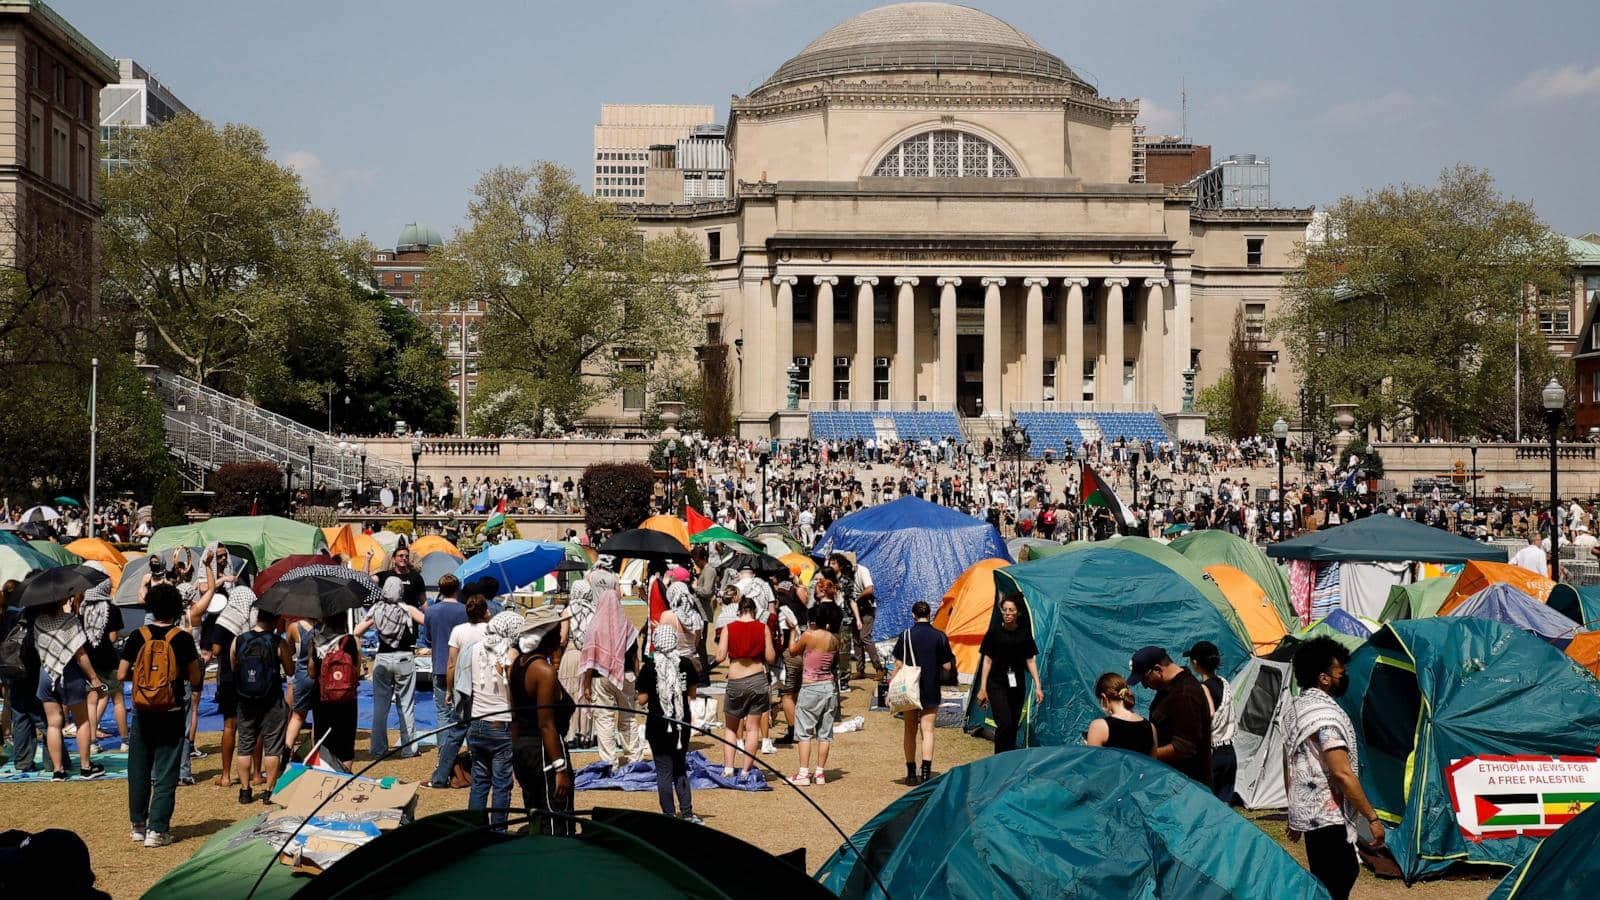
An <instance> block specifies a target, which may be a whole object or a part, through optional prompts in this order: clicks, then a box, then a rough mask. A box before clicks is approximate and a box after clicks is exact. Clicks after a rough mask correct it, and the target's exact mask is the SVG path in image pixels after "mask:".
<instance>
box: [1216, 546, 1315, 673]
mask: <svg viewBox="0 0 1600 900" xmlns="http://www.w3.org/2000/svg"><path fill="white" fill-rule="evenodd" d="M1205 573H1206V574H1207V575H1210V576H1211V578H1212V580H1213V581H1215V582H1216V583H1217V588H1218V589H1219V590H1221V591H1222V596H1224V597H1227V598H1228V602H1229V603H1230V604H1232V606H1233V611H1234V612H1236V613H1238V614H1239V621H1240V622H1242V623H1243V624H1244V630H1245V632H1246V633H1247V634H1249V636H1250V646H1251V649H1253V650H1254V651H1255V652H1256V653H1269V652H1271V651H1272V650H1273V649H1274V648H1276V647H1277V646H1278V644H1280V643H1282V642H1283V637H1284V635H1286V634H1288V633H1289V629H1288V628H1286V627H1284V624H1283V619H1282V617H1280V616H1279V615H1278V608H1277V607H1276V606H1274V605H1273V603H1272V601H1271V600H1270V599H1268V597H1267V592H1266V591H1264V590H1262V589H1261V587H1260V585H1257V584H1256V583H1255V582H1254V581H1252V580H1251V578H1250V576H1249V575H1246V574H1245V573H1243V572H1241V571H1239V570H1238V569H1235V568H1234V567H1233V566H1229V565H1224V564H1221V563H1218V564H1217V565H1214V566H1206V568H1205ZM1291 621H1293V620H1291Z"/></svg>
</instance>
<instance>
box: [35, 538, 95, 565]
mask: <svg viewBox="0 0 1600 900" xmlns="http://www.w3.org/2000/svg"><path fill="white" fill-rule="evenodd" d="M28 546H29V547H31V548H32V549H33V550H34V552H36V553H38V554H39V555H40V556H44V557H48V558H49V559H51V560H53V561H54V562H55V564H56V565H57V566H75V565H78V564H79V563H81V562H83V557H81V556H79V555H78V554H76V553H73V552H72V551H71V550H68V549H67V548H65V547H63V546H61V545H60V544H58V543H56V542H55V541H29V542H28Z"/></svg>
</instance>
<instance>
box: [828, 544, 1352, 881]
mask: <svg viewBox="0 0 1600 900" xmlns="http://www.w3.org/2000/svg"><path fill="white" fill-rule="evenodd" d="M1024 565H1032V564H1031V563H1029V564H1024ZM858 851H859V852H858ZM863 858H864V859H865V862H864V861H863ZM869 865H870V867H871V868H872V869H873V870H875V871H876V872H877V876H878V880H877V881H874V880H873V878H872V876H871V872H869V871H868V866H869ZM817 880H819V881H821V882H822V884H823V885H824V886H825V887H827V888H829V889H830V890H832V891H833V892H834V893H835V894H838V895H839V896H840V897H843V898H847V900H856V898H885V897H886V896H887V897H894V898H896V900H902V898H904V900H915V898H933V897H1041V898H1042V897H1128V898H1140V900H1156V898H1184V900H1189V898H1206V900H1222V898H1239V900H1268V898H1271V900H1292V898H1306V900H1311V898H1326V897H1327V896H1328V894H1327V891H1325V890H1324V889H1323V887H1322V885H1321V883H1319V882H1318V881H1317V880H1316V879H1315V878H1313V877H1312V876H1311V874H1310V873H1309V872H1307V871H1306V870H1305V869H1303V868H1301V866H1300V864H1299V863H1297V862H1295V860H1294V858H1293V857H1291V856H1290V855H1289V854H1288V853H1287V852H1285V851H1284V850H1283V848H1282V847H1279V846H1278V844H1277V843H1276V842H1275V841H1273V840H1272V838H1270V837H1268V836H1267V835H1266V833H1265V832H1263V831H1261V829H1259V828H1257V827H1256V826H1254V825H1253V824H1251V823H1250V822H1249V821H1247V820H1246V819H1245V818H1244V817H1242V816H1240V815H1238V814H1237V813H1235V812H1234V811H1233V810H1231V809H1229V808H1228V807H1227V805H1225V804H1223V803H1221V802H1219V801H1218V800H1217V799H1216V798H1215V797H1213V796H1211V793H1210V792H1209V791H1207V790H1206V789H1205V788H1203V787H1201V786H1200V785H1199V784H1197V783H1196V782H1194V781H1193V780H1192V779H1190V778H1188V777H1187V776H1185V775H1183V774H1181V773H1180V772H1178V771H1177V770H1176V769H1173V768H1172V767H1170V766H1168V765H1165V764H1164V763H1159V762H1156V761H1155V760H1153V759H1150V758H1149V757H1145V756H1139V755H1137V754H1133V753H1128V752H1126V751H1122V750H1110V749H1106V748H1103V747H1083V746H1077V747H1050V748H1041V749H1035V750H1018V751H1013V752H1011V753H1000V754H997V755H995V756H990V757H987V758H985V759H980V760H978V761H977V762H973V763H968V764H967V765H964V766H958V767H956V768H953V769H951V770H950V771H948V772H945V773H944V774H942V775H940V776H939V777H938V778H935V779H933V780H931V781H929V782H927V783H925V784H922V785H920V786H918V787H916V788H914V789H913V790H911V791H908V792H907V793H906V794H905V795H903V796H902V797H900V798H899V799H898V800H895V801H894V802H893V803H891V804H889V806H888V807H886V808H885V809H884V810H883V811H882V812H880V813H878V814H877V815H876V816H874V817H873V818H872V820H871V821H869V822H867V824H866V825H864V826H863V827H862V828H861V830H860V831H857V832H856V833H855V834H854V835H853V836H852V837H851V838H850V845H848V846H841V847H840V848H839V849H838V850H837V851H835V852H834V854H833V856H831V857H829V858H828V861H827V862H825V863H823V864H822V868H821V869H819V870H818V871H817ZM878 882H881V883H882V887H881V888H880V887H879V884H878ZM885 891H887V895H886V894H885V893H884V892H885Z"/></svg>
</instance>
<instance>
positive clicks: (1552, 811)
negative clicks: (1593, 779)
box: [1542, 793, 1600, 825]
mask: <svg viewBox="0 0 1600 900" xmlns="http://www.w3.org/2000/svg"><path fill="white" fill-rule="evenodd" d="M1542 799H1543V800H1544V823H1545V824H1546V825H1565V824H1567V823H1568V822H1570V821H1572V820H1573V819H1575V818H1577V817H1578V814H1579V813H1581V812H1583V811H1584V810H1586V809H1588V808H1589V807H1591V806H1593V805H1595V804H1596V803H1600V794H1591V793H1581V794H1556V793H1550V794H1545V795H1544V796H1543V798H1542Z"/></svg>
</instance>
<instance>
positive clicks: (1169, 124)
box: [1139, 97, 1183, 135]
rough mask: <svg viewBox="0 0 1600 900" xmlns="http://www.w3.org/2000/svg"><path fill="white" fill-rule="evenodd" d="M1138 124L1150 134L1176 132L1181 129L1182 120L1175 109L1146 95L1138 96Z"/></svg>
mask: <svg viewBox="0 0 1600 900" xmlns="http://www.w3.org/2000/svg"><path fill="white" fill-rule="evenodd" d="M1139 124H1141V125H1143V126H1144V129H1145V133H1147V134H1150V135H1157V134H1177V133H1178V132H1180V131H1182V130H1183V121H1182V118H1181V117H1180V116H1179V115H1178V111H1177V110H1175V109H1170V108H1168V107H1165V106H1162V105H1161V104H1160V103H1157V102H1156V101H1154V100H1151V99H1150V98H1148V97H1141V98H1139Z"/></svg>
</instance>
